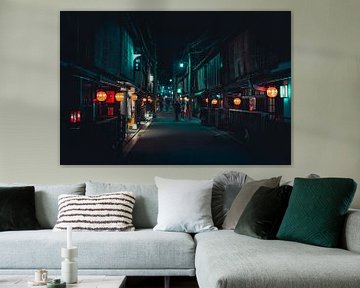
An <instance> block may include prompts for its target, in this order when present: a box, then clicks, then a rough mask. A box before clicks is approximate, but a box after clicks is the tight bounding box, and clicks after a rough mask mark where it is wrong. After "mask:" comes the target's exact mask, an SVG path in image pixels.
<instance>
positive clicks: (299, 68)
mask: <svg viewBox="0 0 360 288" xmlns="http://www.w3.org/2000/svg"><path fill="white" fill-rule="evenodd" d="M60 10H291V11H292V23H293V29H292V35H293V45H292V46H293V49H292V51H293V56H292V65H293V66H292V67H293V72H292V77H293V96H294V97H293V111H294V113H293V161H292V163H293V164H292V165H291V166H226V167H225V166H60V165H59V157H60V155H59V154H60V153H59V151H60V149H59V138H60V136H59V125H60V124H59V102H60V99H59V90H60V88H59V21H60V20H59V11H60ZM184 21H185V19H184ZM254 21H256V19H254ZM359 27H360V1H358V0H353V1H351V0H346V1H337V0H323V1H321V0H312V1H310V0H303V1H291V0H288V1H286V0H273V1H268V0H242V1H235V0H234V1H232V0H224V1H212V0H211V1H209V0H207V1H200V0H181V1H171V0H170V1H169V0H163V1H161V0H158V1H150V0H143V1H136V0H129V1H121V0H103V1H95V0H82V1H75V0H65V1H64V0H62V1H55V0H52V1H46V0H32V1H27V0H0V135H1V137H0V182H13V181H16V182H30V183H31V182H32V183H34V182H36V183H40V182H42V183H73V182H81V181H85V180H88V179H92V180H100V181H118V182H120V181H122V182H124V181H126V182H135V181H136V182H143V183H146V182H152V181H153V177H154V176H155V175H160V176H164V177H174V178H175V177H176V178H180V177H183V178H199V179H200V178H210V177H212V176H213V175H215V174H216V173H217V172H219V171H222V170H230V169H235V170H242V171H245V172H247V173H248V174H249V175H251V176H252V177H255V178H260V177H268V176H275V175H283V177H284V178H285V179H290V178H292V177H294V176H305V175H307V174H309V173H318V174H320V175H321V176H342V177H351V178H354V179H355V181H357V182H358V183H359V186H360V128H359V124H360V111H359V109H360V33H359V30H358V29H359ZM264 33H272V34H273V35H274V38H275V37H278V36H281V31H264ZM358 190H360V188H359V189H358ZM359 194H360V192H358V193H357V196H356V198H355V202H354V203H353V206H354V207H360V196H359Z"/></svg>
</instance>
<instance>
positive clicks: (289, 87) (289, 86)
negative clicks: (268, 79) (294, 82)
mask: <svg viewBox="0 0 360 288" xmlns="http://www.w3.org/2000/svg"><path fill="white" fill-rule="evenodd" d="M287 87H288V91H287V93H288V97H291V84H290V83H289V84H288V85H287Z"/></svg>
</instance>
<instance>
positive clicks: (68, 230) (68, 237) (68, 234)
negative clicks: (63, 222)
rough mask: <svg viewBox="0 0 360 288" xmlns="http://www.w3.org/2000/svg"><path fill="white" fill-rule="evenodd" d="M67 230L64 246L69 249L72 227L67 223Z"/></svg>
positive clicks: (70, 246)
mask: <svg viewBox="0 0 360 288" xmlns="http://www.w3.org/2000/svg"><path fill="white" fill-rule="evenodd" d="M66 232H67V242H66V248H68V249H70V248H72V234H71V232H72V227H71V226H70V225H69V226H67V229H66Z"/></svg>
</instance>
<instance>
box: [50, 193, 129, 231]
mask: <svg viewBox="0 0 360 288" xmlns="http://www.w3.org/2000/svg"><path fill="white" fill-rule="evenodd" d="M58 203H59V214H58V219H57V223H56V225H55V227H54V230H55V231H60V230H66V228H67V226H69V225H70V226H72V229H73V230H74V231H133V230H135V228H134V225H133V223H132V211H133V208H134V204H135V196H134V194H133V192H127V191H124V192H115V193H105V194H101V195H93V196H78V195H67V194H63V195H60V196H59V202H58Z"/></svg>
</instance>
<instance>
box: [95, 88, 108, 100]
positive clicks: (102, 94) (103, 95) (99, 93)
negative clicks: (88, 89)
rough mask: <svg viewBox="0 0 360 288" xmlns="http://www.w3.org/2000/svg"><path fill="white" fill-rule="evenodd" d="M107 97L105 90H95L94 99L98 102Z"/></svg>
mask: <svg viewBox="0 0 360 288" xmlns="http://www.w3.org/2000/svg"><path fill="white" fill-rule="evenodd" d="M106 98H107V95H106V92H105V91H104V90H99V91H97V92H96V99H97V100H98V101H99V102H104V101H105V100H106Z"/></svg>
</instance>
